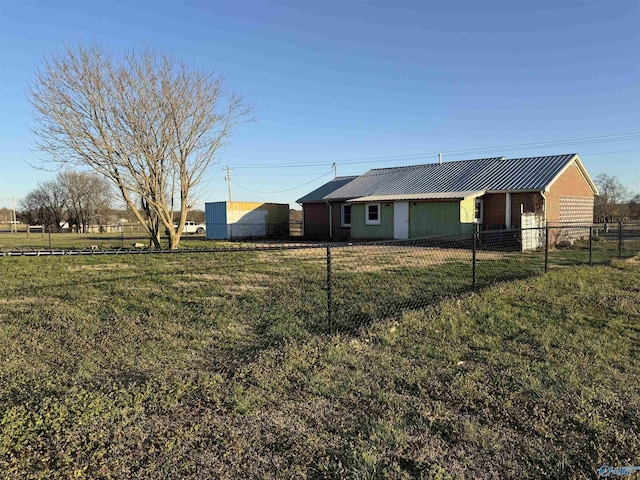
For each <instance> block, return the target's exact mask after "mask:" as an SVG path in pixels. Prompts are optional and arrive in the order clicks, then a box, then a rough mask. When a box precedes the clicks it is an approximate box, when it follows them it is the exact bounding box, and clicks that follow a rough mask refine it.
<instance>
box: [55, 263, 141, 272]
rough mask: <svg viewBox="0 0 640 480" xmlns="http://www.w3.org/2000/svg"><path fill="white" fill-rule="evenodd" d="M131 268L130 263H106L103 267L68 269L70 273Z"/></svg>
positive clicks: (87, 266) (80, 266) (83, 266)
mask: <svg viewBox="0 0 640 480" xmlns="http://www.w3.org/2000/svg"><path fill="white" fill-rule="evenodd" d="M129 268H131V265H129V264H128V263H105V264H102V265H78V266H72V267H67V270H69V271H70V272H79V271H82V270H90V271H99V270H127V269H129Z"/></svg>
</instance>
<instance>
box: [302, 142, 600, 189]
mask: <svg viewBox="0 0 640 480" xmlns="http://www.w3.org/2000/svg"><path fill="white" fill-rule="evenodd" d="M574 158H575V159H578V157H577V155H576V154H575V153H571V154H565V155H551V156H545V157H529V158H511V159H506V158H504V157H493V158H480V159H475V160H461V161H456V162H444V163H432V164H427V165H413V166H407V167H392V168H374V169H372V170H369V171H368V172H366V173H365V174H363V175H360V176H359V177H357V178H355V179H354V180H351V181H349V182H348V183H346V184H345V185H344V186H342V187H340V188H338V189H335V190H333V191H332V192H331V193H329V194H326V195H325V197H324V198H325V200H348V199H358V198H361V197H370V196H374V195H375V196H380V195H392V196H396V197H397V196H406V195H412V194H427V193H441V192H458V193H460V192H470V191H479V190H488V191H512V192H513V191H543V190H545V189H546V188H547V187H548V186H549V185H550V184H551V183H552V182H553V181H554V180H555V179H556V177H557V176H558V175H559V174H560V173H561V172H562V171H563V170H564V169H565V168H566V167H567V166H568V165H569V163H570V162H571V161H573V159H574ZM578 163H579V162H578ZM579 166H580V168H581V170H582V171H583V173H584V174H585V176H586V178H587V179H588V175H586V172H585V171H584V167H582V166H581V165H579ZM587 181H588V182H589V183H590V185H591V184H592V182H591V180H590V179H588V180H587ZM592 188H595V187H592ZM312 193H313V192H312Z"/></svg>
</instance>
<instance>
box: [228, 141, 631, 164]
mask: <svg viewBox="0 0 640 480" xmlns="http://www.w3.org/2000/svg"><path fill="white" fill-rule="evenodd" d="M633 140H640V132H630V133H621V134H615V135H601V136H595V137H581V138H574V139H565V140H553V141H548V142H532V143H520V144H512V145H502V146H495V147H479V148H471V149H464V150H449V151H446V152H430V153H417V154H411V155H392V156H383V157H369V158H360V159H345V160H338V161H335V162H334V163H338V164H343V165H344V164H359V163H370V162H374V161H386V162H395V161H409V160H419V159H423V158H429V157H435V156H436V155H437V154H438V153H445V154H447V155H462V154H464V155H470V154H476V153H487V152H492V151H496V150H500V151H503V152H504V151H511V150H525V149H532V148H551V147H560V146H573V145H593V144H598V143H611V142H624V141H633ZM328 163H329V161H327V162H322V163H299V164H297V165H291V164H254V165H237V166H236V167H235V168H238V169H243V168H307V167H319V166H324V165H327V164H328Z"/></svg>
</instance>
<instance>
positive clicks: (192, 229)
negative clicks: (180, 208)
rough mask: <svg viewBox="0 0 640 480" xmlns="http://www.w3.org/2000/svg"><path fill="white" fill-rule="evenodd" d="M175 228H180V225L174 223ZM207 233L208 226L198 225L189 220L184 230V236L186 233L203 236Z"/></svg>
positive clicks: (185, 223)
mask: <svg viewBox="0 0 640 480" xmlns="http://www.w3.org/2000/svg"><path fill="white" fill-rule="evenodd" d="M173 227H174V228H178V224H177V223H174V224H173ZM206 231H207V226H206V225H205V224H204V223H196V222H192V221H190V220H189V221H186V222H184V230H182V234H183V235H184V234H185V233H186V234H189V233H195V234H197V235H202V234H203V233H204V232H206ZM167 234H168V232H167Z"/></svg>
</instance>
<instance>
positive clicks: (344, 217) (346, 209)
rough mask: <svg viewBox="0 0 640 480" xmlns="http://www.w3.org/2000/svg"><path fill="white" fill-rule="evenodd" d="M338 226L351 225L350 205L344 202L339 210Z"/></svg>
mask: <svg viewBox="0 0 640 480" xmlns="http://www.w3.org/2000/svg"><path fill="white" fill-rule="evenodd" d="M340 214H341V215H340V226H341V227H350V226H351V205H348V204H346V203H343V204H342V210H341V212H340Z"/></svg>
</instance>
